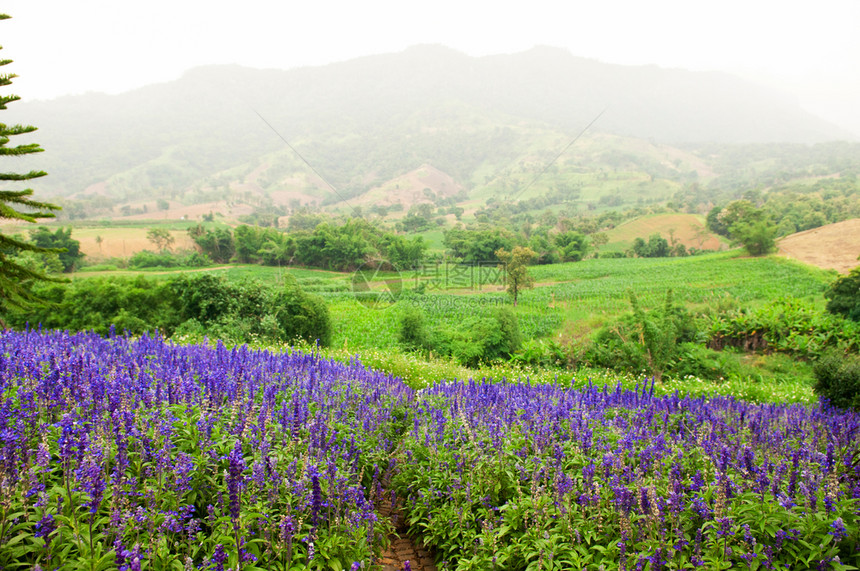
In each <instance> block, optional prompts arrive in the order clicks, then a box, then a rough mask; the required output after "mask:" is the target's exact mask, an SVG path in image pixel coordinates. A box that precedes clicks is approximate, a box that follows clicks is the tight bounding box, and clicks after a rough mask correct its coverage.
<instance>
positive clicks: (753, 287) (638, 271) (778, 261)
mask: <svg viewBox="0 0 860 571" xmlns="http://www.w3.org/2000/svg"><path fill="white" fill-rule="evenodd" d="M530 272H531V274H532V275H533V276H534V278H535V281H536V282H538V283H539V284H540V285H539V286H538V287H536V288H534V289H533V290H525V291H523V292H521V294H520V296H521V297H520V302H519V305H518V307H517V308H516V313H517V317H518V320H519V323H520V328H521V331H522V334H523V337H524V338H525V339H533V338H538V337H544V336H548V335H552V334H553V333H555V332H558V331H559V330H560V329H561V328H562V327H563V325H564V324H565V323H568V324H571V323H576V322H579V321H585V320H594V319H598V320H600V319H607V318H609V317H612V316H615V315H619V314H621V313H623V312H625V311H628V310H629V309H630V301H629V299H630V298H629V293H628V292H630V291H632V292H634V293H635V294H636V295H637V297H639V299H640V301H641V303H642V305H643V306H645V307H657V306H660V305H661V304H662V303H663V302H664V300H665V297H666V291H667V290H669V289H671V290H672V291H673V295H674V298H675V300H676V301H678V302H681V303H685V304H687V305H690V306H693V307H705V306H708V305H712V304H716V303H720V302H721V301H724V300H727V299H729V300H733V301H734V302H737V303H743V304H744V305H745V306H747V307H755V306H756V305H757V304H761V303H764V302H766V301H769V300H773V299H778V298H780V297H786V296H789V297H797V298H801V299H812V300H815V301H816V302H817V303H823V297H822V294H823V292H824V290H825V288H826V284H827V283H828V281H829V280H830V279H831V277H832V276H831V274H830V273H828V272H826V271H823V270H817V269H815V268H811V267H809V266H805V265H803V264H800V263H797V262H793V261H790V260H785V259H782V258H777V257H768V258H743V257H740V256H738V255H737V253H734V252H732V253H722V254H709V255H705V256H694V257H689V258H659V259H642V258H623V259H589V260H584V261H582V262H574V263H568V264H554V265H548V266H532V267H531V268H530ZM404 277H408V276H406V275H404ZM414 286H415V283H412V282H411V281H410V280H408V279H404V283H403V294H402V295H401V297H400V300H399V301H398V302H397V303H396V304H394V305H390V306H388V305H382V306H374V307H368V306H366V305H362V304H360V303H358V302H356V301H355V300H354V299H353V296H352V294H351V292H349V291H345V292H344V291H341V292H340V293H334V294H328V293H326V292H324V291H321V292H320V294H321V295H323V297H324V298H326V299H327V300H328V302H329V308H330V310H331V312H332V315H333V317H334V320H335V323H337V324H338V326H337V331H336V337H335V339H336V340H335V342H334V343H333V345H334V346H337V347H340V346H344V345H345V346H348V347H377V348H384V347H390V346H393V345H395V344H396V327H397V324H398V323H399V318H400V316H401V315H402V313H403V311H405V309H406V308H407V307H410V306H412V307H420V308H421V309H422V310H423V311H424V312H425V314H426V316H427V319H428V323H430V324H432V325H433V326H434V327H451V326H454V325H456V324H457V323H460V322H462V321H463V320H464V319H467V318H468V317H472V316H476V315H487V314H489V313H490V312H492V311H493V310H494V309H495V308H498V307H499V306H501V305H504V304H508V303H509V298H508V297H507V296H506V294H504V293H499V292H496V291H494V292H483V293H482V292H479V291H474V292H471V293H469V292H464V291H463V290H456V293H445V291H444V290H441V291H435V292H434V293H430V294H425V295H417V294H413V293H412V292H411V291H410V290H412V288H413V287H414ZM495 289H498V288H495Z"/></svg>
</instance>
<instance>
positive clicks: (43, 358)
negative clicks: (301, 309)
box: [0, 332, 413, 569]
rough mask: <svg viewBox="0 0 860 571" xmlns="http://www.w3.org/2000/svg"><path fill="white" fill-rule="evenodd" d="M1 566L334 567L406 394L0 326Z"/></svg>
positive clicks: (371, 521)
mask: <svg viewBox="0 0 860 571" xmlns="http://www.w3.org/2000/svg"><path fill="white" fill-rule="evenodd" d="M0 379H2V381H0V386H2V395H3V397H2V399H3V400H2V404H0V434H2V443H0V446H2V456H0V462H2V464H0V469H2V481H0V484H2V494H0V497H2V520H0V540H2V541H0V565H2V568H4V569H17V568H21V569H31V568H33V567H34V565H39V566H40V568H42V569H116V568H119V569H189V568H190V569H198V568H199V569H225V568H230V569H235V568H236V566H237V565H239V566H240V567H241V568H243V569H306V568H311V569H340V568H347V569H348V568H350V567H351V566H352V563H353V562H355V561H359V562H361V561H365V562H367V566H368V567H369V563H370V562H371V561H372V560H373V557H374V554H375V553H378V552H379V551H380V550H381V548H382V545H381V543H380V542H381V539H380V538H381V537H384V535H385V532H386V531H387V528H388V526H389V525H390V524H389V523H387V522H384V521H380V520H379V519H378V518H377V515H376V513H375V510H374V506H373V504H372V502H371V499H372V498H371V497H370V493H369V491H371V490H374V489H375V488H378V486H379V482H378V480H379V477H380V473H381V471H382V470H383V469H385V468H386V467H387V464H388V461H389V451H390V450H391V449H392V448H393V446H394V444H395V443H396V439H398V438H399V434H400V432H401V431H402V428H400V427H402V426H403V420H404V418H405V415H406V406H407V403H409V402H411V401H412V399H413V391H412V390H411V389H409V388H408V387H406V386H405V385H403V384H402V383H400V382H399V381H397V380H394V379H391V378H390V377H387V376H385V375H381V374H378V373H374V372H372V371H368V370H367V369H365V368H363V367H361V366H359V365H357V364H356V365H343V364H340V363H337V362H334V361H327V360H323V359H319V358H317V357H316V356H313V355H306V354H301V353H293V354H281V355H274V354H271V353H268V352H263V351H252V350H249V349H247V348H239V349H235V350H228V349H225V348H224V347H223V346H220V345H219V346H218V347H216V348H206V347H200V346H187V347H183V346H174V345H170V344H168V343H165V342H164V341H162V340H160V339H152V338H148V337H143V338H141V339H140V340H137V341H131V340H129V339H126V338H124V337H112V338H110V339H102V338H100V337H98V336H96V335H94V334H77V335H68V334H65V333H48V334H40V333H38V332H24V333H11V332H7V333H4V334H2V336H0Z"/></svg>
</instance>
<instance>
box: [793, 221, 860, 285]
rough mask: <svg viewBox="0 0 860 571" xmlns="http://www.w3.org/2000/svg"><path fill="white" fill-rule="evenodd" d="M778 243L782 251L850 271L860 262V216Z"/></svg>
mask: <svg viewBox="0 0 860 571" xmlns="http://www.w3.org/2000/svg"><path fill="white" fill-rule="evenodd" d="M777 246H778V247H779V253H780V255H783V256H786V257H788V258H793V259H795V260H800V261H801V262H804V263H806V264H811V265H813V266H818V267H819V268H824V269H827V270H831V269H832V270H836V271H837V272H839V273H843V274H847V273H848V272H849V271H851V269H852V268H856V267H857V266H858V265H860V260H858V259H857V257H858V256H860V218H854V219H852V220H845V221H844V222H837V223H835V224H828V225H827V226H822V227H820V228H813V229H812V230H806V231H804V232H798V233H797V234H792V235H791V236H786V237H785V238H783V239H782V240H780V241H779V243H778V244H777Z"/></svg>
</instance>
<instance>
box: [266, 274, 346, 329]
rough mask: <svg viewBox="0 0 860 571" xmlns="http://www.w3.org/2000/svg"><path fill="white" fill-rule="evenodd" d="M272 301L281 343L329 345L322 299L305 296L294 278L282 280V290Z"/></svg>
mask: <svg viewBox="0 0 860 571" xmlns="http://www.w3.org/2000/svg"><path fill="white" fill-rule="evenodd" d="M273 301H274V316H275V319H276V320H277V322H278V325H279V326H280V329H281V331H280V333H281V335H282V336H283V337H282V339H284V340H287V341H292V340H295V339H304V340H305V341H308V342H310V343H313V342H314V341H319V343H320V344H321V345H328V344H329V343H330V342H331V334H332V328H331V316H330V315H329V311H328V306H327V305H326V304H325V301H324V300H323V299H322V298H321V297H319V296H317V295H313V294H310V293H306V292H304V291H303V290H302V288H301V287H299V284H298V282H297V281H296V279H295V278H294V277H293V276H291V275H287V276H285V283H284V287H283V288H281V289H280V290H279V291H277V292H276V293H275V296H274V300H273Z"/></svg>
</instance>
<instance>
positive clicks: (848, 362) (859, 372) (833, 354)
mask: <svg viewBox="0 0 860 571" xmlns="http://www.w3.org/2000/svg"><path fill="white" fill-rule="evenodd" d="M813 373H814V374H815V385H814V387H813V388H814V389H815V393H816V394H817V395H818V396H819V398H821V399H823V400H826V401H828V402H829V403H830V404H832V405H833V406H838V407H840V408H854V409H860V357H858V356H857V355H845V354H844V353H841V352H839V351H830V352H828V353H825V354H824V356H822V357H821V358H820V359H819V360H818V362H816V363H815V366H814V367H813Z"/></svg>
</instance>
